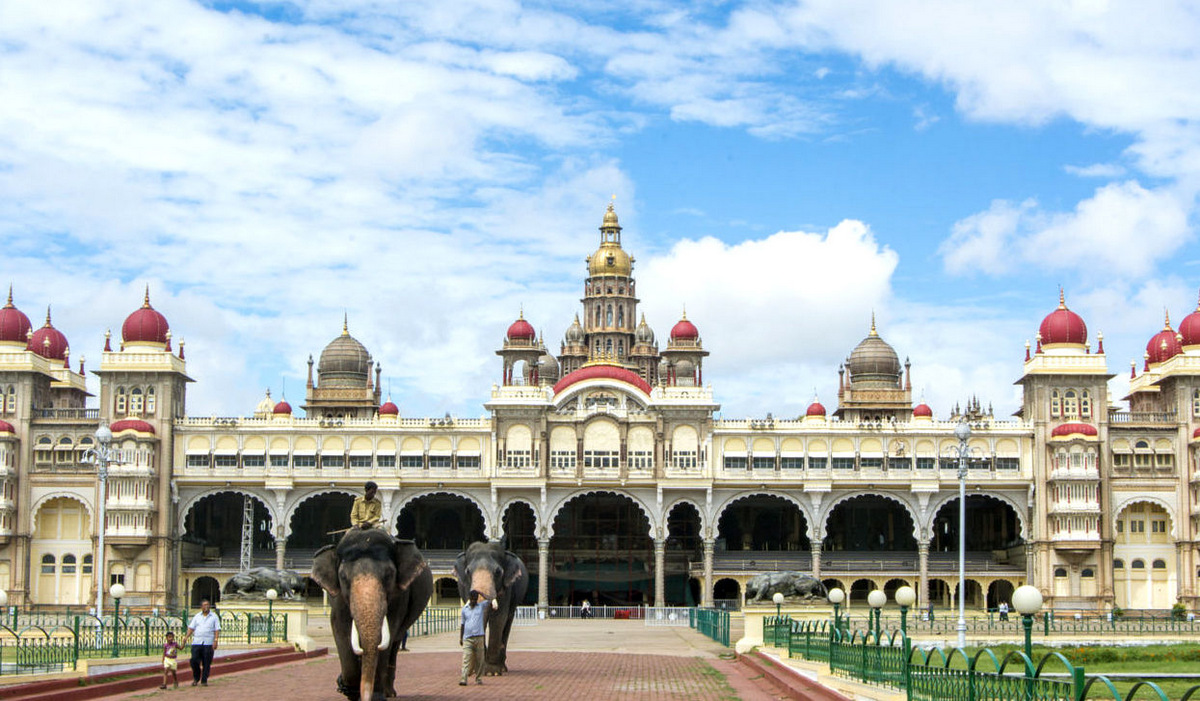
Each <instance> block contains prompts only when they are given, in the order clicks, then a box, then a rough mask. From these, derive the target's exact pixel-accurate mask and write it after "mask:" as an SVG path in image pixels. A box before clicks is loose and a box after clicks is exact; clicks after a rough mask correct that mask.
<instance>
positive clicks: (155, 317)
mask: <svg viewBox="0 0 1200 701" xmlns="http://www.w3.org/2000/svg"><path fill="white" fill-rule="evenodd" d="M170 329H171V327H170V326H169V325H168V324H167V318H166V317H165V316H163V315H162V314H159V313H158V312H157V311H155V310H154V307H151V306H150V288H149V287H147V288H146V298H145V299H144V300H143V301H142V306H141V308H140V309H135V310H134V312H133V313H132V314H130V315H129V316H128V317H126V319H125V323H124V324H121V339H122V340H124V341H125V342H126V343H166V342H167V332H169V331H170Z"/></svg>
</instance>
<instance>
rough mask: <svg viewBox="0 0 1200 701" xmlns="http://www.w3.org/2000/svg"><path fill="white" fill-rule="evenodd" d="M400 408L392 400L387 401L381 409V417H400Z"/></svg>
mask: <svg viewBox="0 0 1200 701" xmlns="http://www.w3.org/2000/svg"><path fill="white" fill-rule="evenodd" d="M399 414H400V407H398V406H396V405H395V404H393V403H392V400H390V399H389V400H387V401H386V402H384V403H383V406H381V407H379V415H380V416H399Z"/></svg>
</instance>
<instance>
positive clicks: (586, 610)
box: [579, 599, 592, 618]
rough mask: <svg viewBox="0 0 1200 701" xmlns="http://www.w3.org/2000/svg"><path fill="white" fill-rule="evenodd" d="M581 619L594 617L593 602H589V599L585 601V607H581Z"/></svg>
mask: <svg viewBox="0 0 1200 701" xmlns="http://www.w3.org/2000/svg"><path fill="white" fill-rule="evenodd" d="M579 617H580V618H591V617H592V602H590V601H588V600H587V599H584V600H583V605H582V606H580V607H579Z"/></svg>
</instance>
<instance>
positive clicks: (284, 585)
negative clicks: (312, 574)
mask: <svg viewBox="0 0 1200 701" xmlns="http://www.w3.org/2000/svg"><path fill="white" fill-rule="evenodd" d="M303 588H304V578H303V577H301V576H300V575H298V574H296V573H295V572H292V571H290V570H276V569H272V568H270V567H252V568H250V569H248V570H246V571H245V572H238V573H237V574H235V575H233V576H232V577H230V578H229V581H228V582H225V590H224V591H225V594H226V595H232V594H237V595H241V596H252V595H258V596H263V595H265V594H266V593H267V590H269V589H274V590H275V591H276V593H278V594H279V596H280V597H282V598H284V599H294V598H296V592H298V591H301V590H303Z"/></svg>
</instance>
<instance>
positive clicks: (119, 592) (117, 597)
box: [108, 582, 125, 657]
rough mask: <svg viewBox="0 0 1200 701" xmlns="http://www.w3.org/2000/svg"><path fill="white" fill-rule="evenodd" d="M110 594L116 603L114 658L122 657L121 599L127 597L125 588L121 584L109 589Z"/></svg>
mask: <svg viewBox="0 0 1200 701" xmlns="http://www.w3.org/2000/svg"><path fill="white" fill-rule="evenodd" d="M108 593H109V594H111V595H112V598H113V601H114V602H115V603H114V608H113V657H120V656H121V635H120V633H121V597H123V596H125V586H124V585H123V584H121V583H120V582H118V583H116V584H114V585H112V586H111V587H109V589H108Z"/></svg>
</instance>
